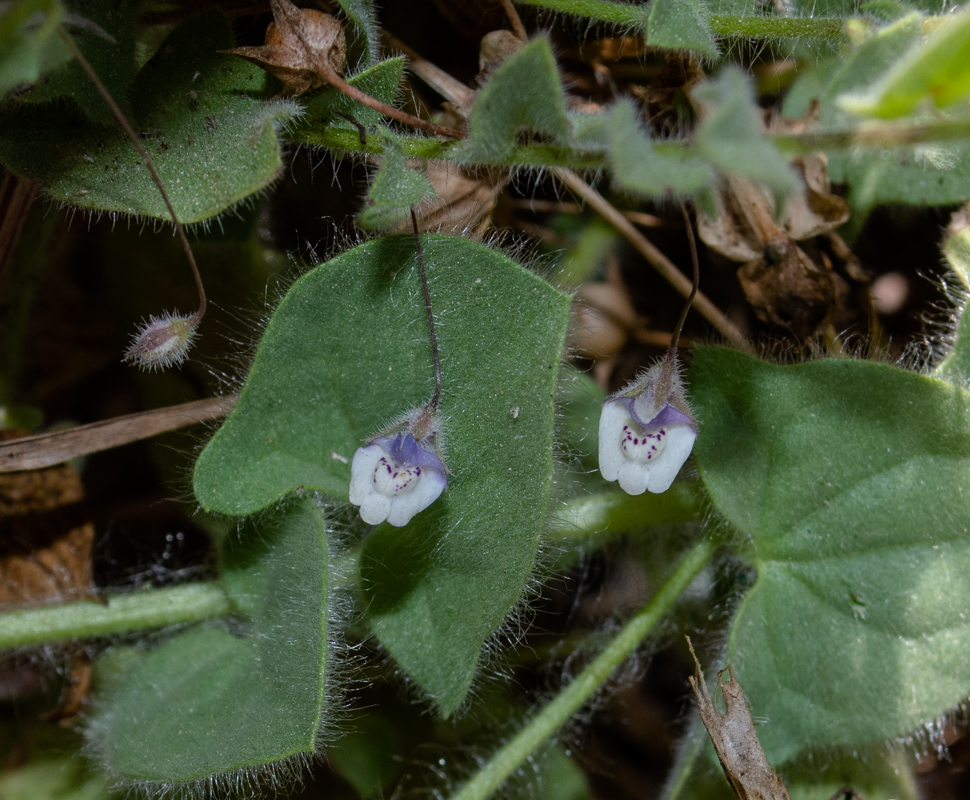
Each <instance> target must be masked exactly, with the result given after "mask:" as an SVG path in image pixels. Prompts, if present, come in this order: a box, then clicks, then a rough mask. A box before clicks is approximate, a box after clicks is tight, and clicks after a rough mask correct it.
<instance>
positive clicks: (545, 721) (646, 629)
mask: <svg viewBox="0 0 970 800" xmlns="http://www.w3.org/2000/svg"><path fill="white" fill-rule="evenodd" d="M713 553H714V543H713V542H712V541H711V540H710V539H708V538H706V537H705V538H704V539H701V540H700V541H699V542H698V543H697V544H695V545H694V547H693V548H692V549H691V550H690V551H689V552H688V553H687V555H686V556H685V557H684V559H683V560H682V561H681V562H680V564H679V565H678V566H677V569H676V570H674V573H673V575H671V576H670V578H669V579H668V580H667V582H666V583H665V584H664V585H663V586H662V587H661V588H660V591H658V592H657V594H656V595H654V597H653V599H652V600H651V601H650V602H649V603H647V605H646V606H645V607H644V608H643V610H642V611H640V612H639V613H638V614H637V615H636V616H635V617H634V618H633V619H631V620H630V621H629V622H628V623H627V624H626V625H624V626H623V629H622V630H621V631H620V632H619V634H617V636H616V638H614V639H613V641H612V642H610V644H609V645H608V646H607V647H606V649H605V650H604V651H603V652H602V653H600V655H599V656H597V657H596V659H595V660H594V661H593V662H592V663H591V664H590V665H589V666H588V667H586V669H584V670H583V671H582V672H581V673H580V674H579V675H577V676H576V678H575V680H573V682H572V683H570V684H569V685H568V686H566V687H565V688H564V689H563V690H562V691H560V692H559V694H558V695H557V696H556V697H555V698H554V699H553V700H552V702H551V703H549V704H548V705H547V706H546V707H545V708H543V709H542V710H541V711H540V712H539V713H538V714H536V715H535V716H534V717H533V718H532V720H531V721H530V722H529V723H528V724H527V725H526V726H525V727H524V728H523V729H522V730H521V731H519V733H518V734H516V736H515V737H514V738H513V739H512V740H511V741H510V742H509V743H508V744H506V745H505V747H503V748H502V749H501V750H499V751H498V752H497V753H496V754H495V755H493V756H492V757H491V758H490V759H489V760H488V761H487V762H486V763H485V765H484V766H483V767H482V768H481V769H480V770H479V771H478V772H477V773H476V774H475V775H474V776H473V777H472V779H471V780H469V781H468V783H466V784H465V785H464V786H463V787H462V788H461V789H460V790H459V791H458V792H457V793H456V794H455V795H453V796H452V800H484V799H485V798H486V797H488V796H489V795H491V794H492V793H493V792H495V791H496V790H497V789H498V788H499V787H500V786H501V785H502V783H504V782H505V780H506V779H507V778H508V777H509V776H510V775H512V774H513V773H514V772H515V771H516V770H517V769H518V768H519V767H520V766H521V765H522V764H523V763H525V761H526V759H528V758H529V756H530V755H532V753H534V752H535V751H536V750H537V749H538V748H539V747H540V746H541V745H542V744H543V742H545V741H546V739H548V738H549V737H550V736H552V735H553V734H554V733H555V732H556V731H558V730H559V728H561V727H562V725H563V724H564V723H565V722H566V721H567V720H568V719H569V718H570V717H571V716H572V715H573V714H575V713H576V712H577V711H578V710H579V709H580V708H581V707H582V706H583V704H585V703H586V702H587V701H588V700H589V699H590V698H591V697H592V696H593V695H594V694H595V693H596V691H597V690H598V689H599V688H600V687H601V686H602V685H603V683H604V682H605V681H606V680H607V679H608V678H609V676H610V675H611V674H612V673H613V671H614V670H615V669H616V668H617V667H618V666H619V665H620V664H621V663H622V662H623V661H624V660H625V659H626V658H627V656H629V655H630V654H631V653H632V652H633V651H634V650H635V649H636V648H637V646H638V645H639V644H640V642H641V641H643V639H644V637H646V636H647V634H649V633H650V631H652V630H653V628H654V626H656V624H657V623H658V622H659V621H660V618H661V617H662V616H663V615H664V614H665V613H666V612H667V611H668V610H669V609H670V608H671V607H672V606H673V604H674V603H675V602H676V600H677V598H678V597H680V595H681V594H683V592H684V590H685V589H686V588H687V587H688V586H689V585H690V583H691V581H693V580H694V578H695V577H697V574H698V573H699V572H700V571H701V570H702V569H703V568H704V566H705V564H707V562H708V561H710V559H711V556H712V555H713Z"/></svg>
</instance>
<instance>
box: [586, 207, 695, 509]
mask: <svg viewBox="0 0 970 800" xmlns="http://www.w3.org/2000/svg"><path fill="white" fill-rule="evenodd" d="M680 211H681V213H682V214H683V217H684V226H685V229H686V231H687V242H688V244H689V245H690V255H691V262H692V263H693V267H694V281H693V285H692V286H691V291H690V294H689V295H688V297H687V302H686V303H685V304H684V308H683V310H682V311H681V312H680V319H679V320H677V325H676V327H675V328H674V333H673V336H672V337H671V340H670V347H668V348H667V355H666V356H664V358H663V360H662V361H661V362H660V363H658V364H655V365H654V366H652V367H651V368H650V369H648V370H647V371H646V372H645V373H643V375H641V376H640V377H639V378H637V379H636V380H635V381H634V382H633V383H631V384H630V385H628V386H627V387H626V388H624V389H621V390H620V391H619V392H617V393H616V394H614V395H612V396H610V397H607V398H606V400H604V401H603V409H602V411H601V412H600V428H599V462H600V473H601V474H602V475H603V477H604V478H605V479H606V480H608V481H619V483H620V488H621V489H622V490H623V491H624V492H626V493H627V494H643V493H644V492H647V491H649V492H653V493H654V494H660V493H661V492H666V491H667V490H668V489H669V488H670V485H671V484H672V483H673V482H674V478H676V477H677V473H678V472H680V468H681V467H682V466H684V462H685V461H687V458H688V457H689V456H690V451H691V450H693V449H694V440H695V439H697V420H696V419H694V415H693V414H692V413H691V410H690V404H689V403H688V402H687V392H686V389H685V387H684V380H683V378H681V376H680V363H679V362H678V360H677V345H678V343H679V342H680V332H681V330H683V327H684V320H685V319H686V318H687V312H688V311H689V310H690V304H691V303H692V302H693V300H694V297H695V295H696V294H697V285H698V283H699V281H700V269H699V265H698V260H697V245H696V243H695V241H694V231H693V228H692V227H691V221H690V215H689V214H688V213H687V208H686V206H684V204H683V203H681V205H680Z"/></svg>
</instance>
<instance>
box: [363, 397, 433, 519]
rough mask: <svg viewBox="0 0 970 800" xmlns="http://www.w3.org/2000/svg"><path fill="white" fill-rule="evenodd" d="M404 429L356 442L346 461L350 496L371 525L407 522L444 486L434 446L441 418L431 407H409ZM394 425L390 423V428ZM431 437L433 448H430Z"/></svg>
mask: <svg viewBox="0 0 970 800" xmlns="http://www.w3.org/2000/svg"><path fill="white" fill-rule="evenodd" d="M401 424H402V425H404V426H405V428H404V430H403V431H399V432H398V433H395V434H393V435H383V434H382V435H378V436H376V437H374V438H373V439H370V440H369V444H367V445H365V446H364V447H361V448H358V450H357V452H356V453H354V460H353V462H352V463H351V465H350V502H351V503H353V504H354V505H355V506H360V517H361V519H363V520H364V522H366V523H368V524H370V525H377V524H379V523H381V522H384V521H385V520H386V521H387V522H388V523H389V524H391V525H394V526H395V527H398V528H400V527H402V526H404V525H407V524H408V523H409V522H410V521H411V519H412V517H414V515H415V514H418V513H420V512H421V511H424V509H426V508H427V507H428V506H430V505H431V504H432V503H433V502H434V501H435V500H437V499H438V498H439V497H440V496H441V493H442V492H443V491H444V490H445V489H447V488H448V469H447V467H445V464H444V461H443V460H442V458H441V455H440V453H439V452H438V448H437V437H438V436H439V435H440V431H441V423H440V420H439V418H438V416H437V414H436V413H435V412H434V411H433V410H432V409H431V408H430V407H429V406H425V407H424V408H421V409H418V410H417V411H412V412H411V413H410V414H408V415H407V417H406V418H405V420H404V421H403V422H402V423H401ZM392 430H393V428H392ZM432 439H434V442H435V443H434V444H433V445H432V446H433V447H434V450H435V451H434V452H432V450H431V449H429V448H428V444H431V442H432Z"/></svg>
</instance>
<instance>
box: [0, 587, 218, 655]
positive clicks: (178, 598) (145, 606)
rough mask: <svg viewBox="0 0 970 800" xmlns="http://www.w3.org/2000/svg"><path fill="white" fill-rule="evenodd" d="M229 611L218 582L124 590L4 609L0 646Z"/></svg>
mask: <svg viewBox="0 0 970 800" xmlns="http://www.w3.org/2000/svg"><path fill="white" fill-rule="evenodd" d="M230 611H232V603H231V602H230V601H229V598H228V597H226V593H225V592H224V591H223V589H222V587H221V586H219V585H218V584H216V583H190V584H186V585H184V586H174V587H171V588H166V589H152V590H150V591H144V592H132V593H131V594H120V595H115V596H113V597H109V598H108V599H107V602H104V603H95V602H89V601H83V602H79V603H69V604H68V605H56V606H45V607H42V608H28V609H23V610H20V611H10V612H8V613H5V614H0V648H10V647H23V646H26V645H39V644H52V643H54V642H62V641H68V640H72V639H87V638H91V637H95V636H107V635H109V634H115V633H124V632H126V631H137V630H143V629H145V628H161V627H163V626H165V625H176V624H182V623H186V622H199V621H201V620H204V619H209V618H211V617H219V616H223V615H224V614H228V613H229V612H230Z"/></svg>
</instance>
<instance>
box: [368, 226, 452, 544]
mask: <svg viewBox="0 0 970 800" xmlns="http://www.w3.org/2000/svg"><path fill="white" fill-rule="evenodd" d="M411 224H412V225H413V227H414V248H415V253H416V255H417V257H418V269H419V271H420V273H421V289H422V291H423V293H424V307H425V310H426V311H427V314H428V333H429V334H430V337H431V352H432V355H433V356H434V394H433V395H432V396H431V400H430V401H429V403H428V404H427V405H426V406H422V407H421V408H418V409H415V410H413V411H409V412H408V413H407V414H405V415H404V417H403V418H402V419H401V420H400V421H399V422H398V423H397V424H395V425H392V426H391V427H390V428H389V429H388V430H387V431H384V432H383V433H380V434H378V435H377V436H373V437H371V438H370V439H368V441H369V442H370V444H368V445H366V446H365V447H361V448H358V450H357V452H356V453H354V460H353V462H352V463H351V465H350V502H351V503H353V504H354V505H355V506H360V517H361V519H362V520H364V522H366V523H368V524H370V525H377V524H379V523H381V522H384V521H385V520H387V522H388V523H389V524H391V525H394V526H395V527H402V526H404V525H407V524H408V523H409V522H410V521H411V518H412V517H413V516H414V515H415V514H417V513H419V512H421V511H424V509H426V508H427V507H428V506H430V505H431V504H432V503H433V502H434V501H435V500H437V499H438V498H439V497H440V496H441V493H442V492H443V491H444V490H445V489H447V488H448V468H447V467H446V466H445V463H444V460H443V459H442V457H441V450H440V439H441V417H440V416H439V415H438V401H439V400H440V399H441V359H440V358H439V356H438V338H437V336H435V332H434V315H433V314H432V313H431V295H430V294H429V293H428V276H427V273H426V272H425V269H424V254H423V252H422V250H421V237H420V236H418V221H417V218H416V217H415V215H414V210H413V209H412V210H411ZM402 428H403V430H402ZM395 431H397V432H396V433H394V435H393V436H392V435H388V434H391V433H393V432H395Z"/></svg>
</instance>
